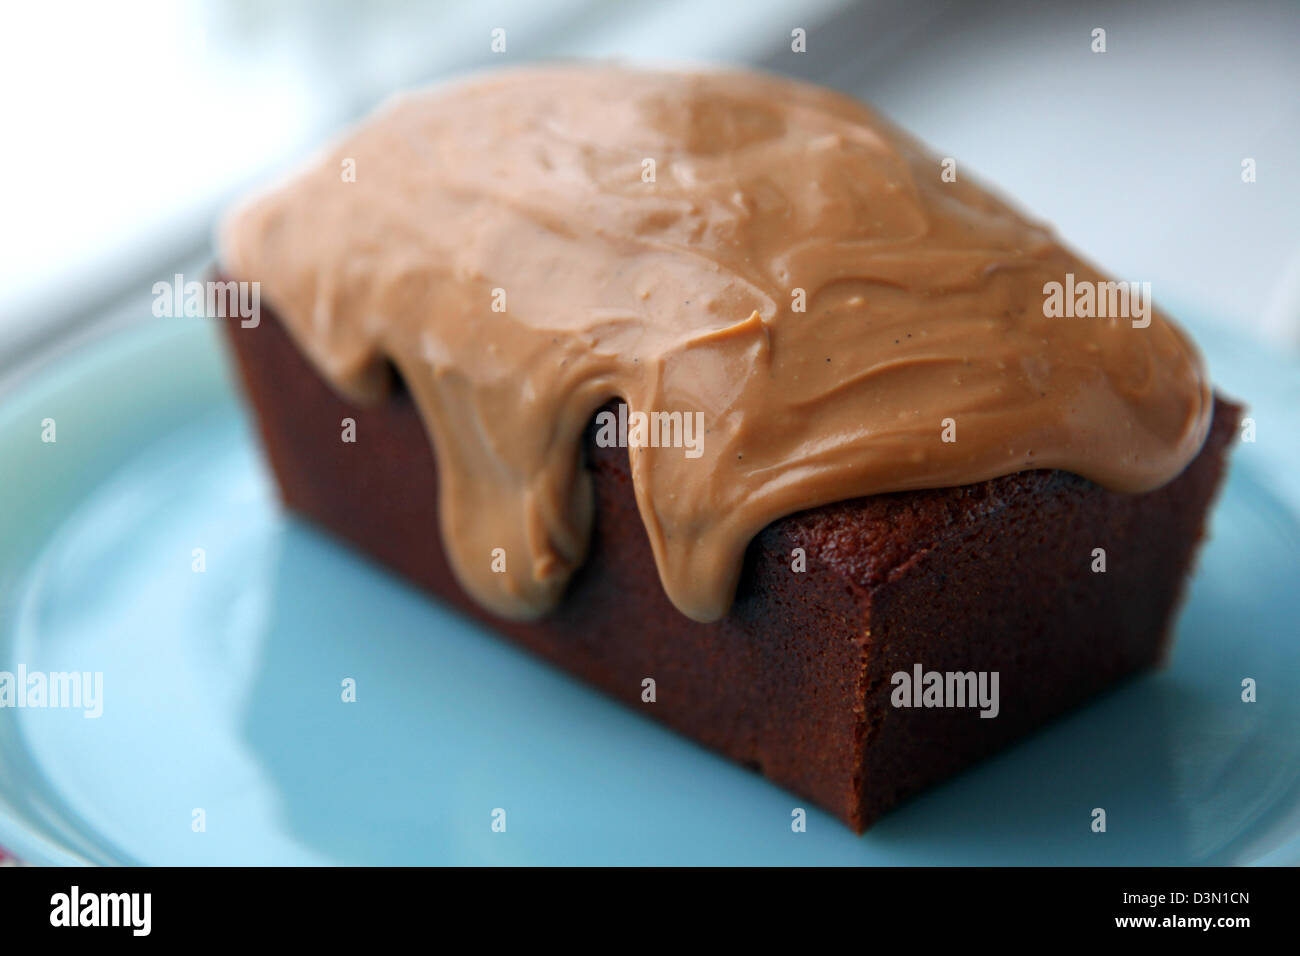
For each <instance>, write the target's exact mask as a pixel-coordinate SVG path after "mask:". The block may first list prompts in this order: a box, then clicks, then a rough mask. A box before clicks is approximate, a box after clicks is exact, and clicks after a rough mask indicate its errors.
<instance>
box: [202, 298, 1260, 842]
mask: <svg viewBox="0 0 1300 956" xmlns="http://www.w3.org/2000/svg"><path fill="white" fill-rule="evenodd" d="M226 328H227V330H228V340H229V343H230V345H231V350H232V353H233V355H234V357H235V359H236V362H237V364H238V366H239V369H240V373H241V377H242V379H243V383H244V386H245V389H246V392H247V395H248V398H249V400H250V402H251V404H252V407H253V411H254V413H255V416H256V419H257V422H258V427H259V430H260V432H261V436H262V440H263V443H264V446H265V448H266V451H267V454H268V457H269V458H270V461H271V465H272V467H273V469H274V472H275V475H276V478H277V480H278V482H279V486H280V490H281V494H282V496H283V499H284V501H285V503H286V504H287V505H288V507H289V508H291V509H293V510H294V511H296V512H298V513H299V514H301V515H303V516H305V517H307V518H308V519H310V520H311V521H313V522H314V523H315V524H317V525H319V526H321V527H323V528H326V529H328V530H329V531H331V532H333V533H334V534H336V535H338V536H339V537H341V538H343V539H345V540H346V541H349V542H351V543H352V544H353V545H355V546H356V547H357V548H359V549H360V550H362V551H363V552H365V553H366V554H369V555H370V556H372V557H374V558H376V559H377V560H379V561H381V562H382V563H384V564H386V565H388V566H389V567H390V568H392V569H394V570H396V571H398V572H400V573H401V574H403V575H404V576H406V577H407V578H409V579H410V580H412V581H414V582H415V583H416V584H418V585H419V586H421V587H422V588H424V589H426V590H428V591H429V592H431V593H433V594H434V595H436V596H438V597H439V598H441V599H443V600H445V601H448V602H450V603H452V604H453V605H455V606H456V607H458V608H459V609H460V610H462V611H463V612H464V613H466V614H468V615H470V616H472V617H475V618H477V619H479V620H481V621H483V622H484V623H485V624H487V625H488V627H490V628H491V629H492V630H495V631H497V632H499V633H502V634H505V635H506V636H508V637H510V638H511V639H513V640H514V641H516V642H518V643H519V644H522V645H523V646H525V647H527V648H529V649H530V650H532V651H534V652H535V653H537V654H539V655H540V656H542V657H544V658H546V659H547V660H550V661H552V662H554V663H555V664H557V665H559V666H560V667H563V668H564V669H566V670H568V671H570V672H572V673H574V674H576V675H578V676H579V677H581V678H583V679H584V680H586V681H588V682H589V683H591V684H593V685H595V686H596V687H599V688H600V689H602V690H604V691H605V692H606V693H608V694H610V695H612V696H613V697H615V698H617V699H619V700H622V701H624V702H625V703H627V704H628V705H629V706H631V707H634V708H636V709H638V710H641V711H642V712H644V713H646V714H647V715H649V716H653V717H655V718H657V719H659V720H661V721H663V722H664V723H666V724H668V725H669V726H671V727H673V728H675V729H676V730H678V731H680V732H682V733H683V734H685V735H687V736H688V737H691V738H692V739H694V740H696V741H699V742H700V743H702V744H705V745H706V746H708V747H711V748H713V749H715V750H717V751H719V752H720V753H723V754H725V755H727V756H728V757H730V758H732V759H733V760H736V761H739V762H740V763H742V764H745V765H747V766H750V767H752V768H754V769H756V770H758V771H760V772H761V773H763V774H764V775H765V776H767V777H768V778H769V779H771V780H772V781H774V782H776V783H778V784H780V785H782V786H784V787H787V788H789V789H790V790H792V791H794V792H795V793H797V794H799V795H801V796H802V797H805V798H807V799H809V800H812V801H814V802H816V803H817V804H819V805H821V806H822V807H824V808H825V809H827V810H829V811H830V812H832V813H834V814H835V815H836V816H838V817H839V818H840V819H842V820H843V821H844V822H845V823H846V824H848V825H849V826H850V827H852V828H854V829H855V830H858V831H861V830H863V829H865V828H866V827H868V826H870V824H871V823H872V822H873V821H874V820H875V819H876V818H877V817H879V815H880V814H881V813H883V812H884V811H886V810H888V809H889V808H890V807H892V806H894V805H895V804H897V803H898V802H899V801H901V800H903V799H905V798H906V797H908V796H909V795H911V794H913V793H915V792H917V791H918V790H920V789H921V788H923V787H925V786H927V785H929V784H931V783H934V782H935V781H938V780H941V779H943V778H944V777H947V776H949V775H951V774H952V773H954V772H956V771H957V770H960V769H961V768H962V767H965V766H967V765H969V764H970V763H972V762H973V761H975V760H977V759H979V758H980V757H982V756H984V755H986V754H988V753H990V752H991V751H993V750H996V749H997V748H999V747H1002V746H1004V745H1005V744H1007V743H1008V742H1010V741H1012V740H1014V739H1015V738H1017V737H1019V736H1022V735H1023V734H1025V733H1026V732H1028V731H1030V730H1032V729H1033V728H1035V727H1037V726H1039V725H1040V724H1042V723H1044V722H1045V721H1047V720H1049V719H1051V718H1053V717H1055V716H1057V715H1059V714H1061V713H1063V712H1065V711H1067V710H1069V709H1071V708H1073V707H1075V706H1076V705H1078V704H1079V703H1081V702H1082V701H1084V700H1086V699H1087V698H1089V697H1090V696H1092V695H1094V694H1096V693H1097V692H1099V691H1101V690H1102V689H1104V688H1106V687H1107V686H1109V685H1111V684H1113V683H1115V682H1116V681H1118V680H1119V679H1121V678H1123V677H1125V676H1126V675H1129V674H1132V673H1133V672H1135V671H1138V670H1141V669H1143V668H1146V667H1149V666H1151V665H1153V664H1155V663H1157V662H1158V661H1159V659H1160V658H1161V656H1162V654H1163V652H1164V650H1165V648H1166V646H1167V641H1168V638H1169V629H1170V624H1171V620H1172V617H1173V611H1174V609H1175V607H1176V604H1177V602H1178V598H1179V596H1180V593H1181V591H1182V588H1183V582H1184V580H1185V579H1186V576H1187V574H1188V571H1189V570H1190V567H1191V564H1192V559H1193V556H1194V553H1195V549H1196V546H1197V543H1198V542H1199V540H1200V538H1201V535H1202V529H1203V526H1204V522H1205V518H1206V514H1207V512H1208V509H1209V507H1210V504H1211V502H1212V500H1213V498H1214V495H1215V492H1216V489H1217V488H1218V486H1219V484H1220V480H1221V478H1222V475H1223V470H1224V464H1225V456H1226V451H1227V447H1228V445H1229V444H1230V443H1231V441H1232V437H1233V435H1234V433H1235V430H1236V428H1237V425H1238V422H1239V419H1240V412H1241V410H1240V409H1239V408H1238V407H1237V406H1235V405H1233V404H1231V403H1230V402H1227V401H1224V400H1223V399H1216V404H1215V410H1214V423H1213V426H1212V428H1211V431H1210V435H1209V437H1208V439H1207V440H1206V443H1205V446H1204V447H1203V448H1202V450H1201V452H1200V454H1199V455H1198V456H1197V457H1196V458H1195V459H1194V460H1193V461H1192V463H1191V464H1190V465H1189V466H1188V467H1187V468H1186V469H1185V470H1184V471H1183V473H1182V474H1180V475H1179V476H1178V477H1177V478H1175V479H1174V480H1173V481H1172V482H1170V483H1169V484H1167V485H1165V486H1164V487H1162V488H1159V489H1157V490H1156V491H1153V492H1149V493H1147V494H1141V495H1124V494H1117V493H1112V492H1109V491H1106V490H1105V489H1103V488H1101V487H1099V486H1097V485H1095V484H1092V483H1091V482H1088V481H1086V480H1084V479H1082V478H1079V477H1076V476H1074V475H1070V474H1066V473H1064V472H1059V471H1031V472H1023V473H1020V474H1015V475H1010V476H1007V477H1004V478H998V479H994V480H991V481H985V482H980V483H978V484H973V485H965V486H962V487H959V488H948V489H940V490H935V491H920V492H907V493H899V494H887V495H877V496H874V497H870V498H860V499H857V500H854V501H847V502H843V503H840V504H835V505H830V506H826V507H821V508H816V509H812V510H809V511H804V512H801V513H799V514H796V515H793V516H791V517H789V518H786V519H783V520H781V521H777V522H775V523H774V524H772V525H770V526H769V527H768V528H766V529H765V530H764V531H763V532H762V533H761V534H760V535H759V536H758V537H757V538H756V539H755V540H754V542H753V543H752V544H751V546H750V548H749V550H748V553H747V555H746V559H745V566H744V571H743V574H742V577H741V582H740V587H739V590H738V592H737V596H736V600H735V603H734V605H733V606H732V608H731V611H730V613H729V614H728V615H727V616H726V617H725V618H723V619H722V620H720V621H717V622H715V623H712V624H702V623H699V622H696V621H693V620H690V619H689V618H687V617H685V616H684V615H683V614H681V612H679V611H678V610H677V609H676V608H675V607H673V605H672V604H671V603H670V602H669V600H668V598H667V597H666V596H665V594H664V591H663V587H662V585H661V584H660V581H659V576H658V574H657V573H656V569H655V565H654V561H653V559H652V557H651V552H650V546H649V543H648V541H647V538H646V534H645V530H644V528H643V526H642V523H641V517H640V514H639V512H638V511H637V508H636V504H635V501H634V498H633V492H632V485H631V479H630V476H629V470H628V460H627V452H626V450H625V449H620V448H601V447H598V446H597V445H596V444H595V442H594V440H593V434H594V433H593V432H591V431H590V430H589V433H588V441H587V467H588V468H589V469H590V470H591V472H592V474H593V477H594V486H595V493H596V499H597V507H596V520H595V526H594V530H593V536H592V542H591V549H590V553H589V556H588V558H587V561H586V563H585V564H584V565H583V567H582V568H581V569H580V570H579V571H578V573H577V574H576V576H575V577H574V579H573V581H572V582H571V584H570V587H569V590H568V592H567V593H566V595H565V599H564V601H563V603H562V604H561V606H560V607H559V608H558V609H557V610H555V611H554V612H552V613H551V614H549V615H547V616H546V617H544V618H543V619H541V620H539V621H535V622H530V623H520V622H511V621H505V620H501V619H499V618H496V617H494V616H492V615H491V614H489V613H488V612H486V611H485V610H483V609H482V608H481V607H480V606H479V605H478V604H476V603H475V602H474V601H472V600H471V599H470V597H469V596H468V595H467V594H465V593H464V591H463V590H462V589H461V588H460V586H459V585H458V584H457V582H456V580H455V578H454V577H453V575H452V572H451V569H450V567H449V566H448V563H447V559H446V556H445V555H444V553H443V549H442V544H441V537H440V534H439V533H438V517H437V516H438V497H437V463H436V460H435V458H434V455H433V453H432V450H431V449H430V447H429V440H428V437H427V433H426V431H425V428H424V425H423V424H422V422H421V421H420V419H419V416H418V415H417V413H416V410H415V408H414V406H413V404H412V403H411V401H410V399H409V398H408V397H407V396H406V395H404V394H401V393H398V394H396V395H394V396H393V397H392V398H391V400H389V401H388V402H387V403H386V404H384V405H383V406H381V407H377V408H369V409H367V408H359V407H357V406H355V405H352V404H350V403H348V402H346V401H344V400H343V399H342V398H340V397H339V396H338V395H337V394H336V393H335V392H334V391H333V389H332V388H331V387H330V386H329V385H328V384H327V383H326V382H325V381H324V380H323V379H322V378H321V377H320V376H319V375H317V373H316V372H315V370H314V369H313V368H312V367H311V366H310V365H309V364H308V363H307V361H306V359H305V358H304V357H303V356H302V354H301V353H300V352H299V350H298V348H297V347H296V346H295V344H294V343H293V342H292V340H291V339H290V338H289V336H288V335H287V334H286V332H285V331H284V329H283V328H282V326H281V324H280V322H279V321H278V320H277V319H276V318H275V316H274V315H273V314H270V312H269V310H267V309H265V308H263V316H262V322H261V323H260V325H258V326H256V327H251V328H244V327H242V326H241V325H240V324H239V323H238V322H236V321H230V322H227V323H226ZM344 418H353V419H355V421H356V442H355V443H345V442H343V441H342V440H341V432H342V424H341V422H342V419H344ZM1096 548H1103V549H1104V550H1105V556H1106V571H1105V572H1104V573H1096V572H1094V571H1093V570H1092V566H1093V562H1094V558H1093V551H1094V549H1096ZM796 549H803V554H804V556H805V557H806V565H807V569H806V570H805V571H802V572H796V571H794V570H792V565H793V564H794V563H795V554H796ZM916 664H920V665H922V666H923V668H924V669H925V670H926V671H941V672H948V671H963V672H965V671H983V672H997V673H998V675H999V712H998V715H997V717H995V718H992V719H985V718H981V717H980V716H979V712H978V709H976V708H929V709H927V708H908V709H903V708H895V707H894V706H892V704H891V700H890V697H891V693H892V692H893V690H894V686H893V684H892V682H891V677H892V675H893V674H895V673H896V672H900V671H902V672H908V673H911V672H912V670H913V667H914V665H916ZM646 678H652V679H653V680H654V681H655V697H656V699H655V701H654V702H652V703H647V702H643V700H642V690H643V681H644V680H645V679H646Z"/></svg>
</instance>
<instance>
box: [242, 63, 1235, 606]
mask: <svg viewBox="0 0 1300 956" xmlns="http://www.w3.org/2000/svg"><path fill="white" fill-rule="evenodd" d="M348 169H351V170H353V171H354V172H355V175H354V176H348V175H344V172H345V171H346V170H348ZM941 171H942V168H941V165H940V163H939V161H938V160H937V159H935V158H933V157H932V156H930V155H929V154H928V153H927V152H926V151H925V150H924V149H923V148H922V147H920V146H919V145H918V144H917V143H916V142H915V141H913V140H912V139H911V138H910V137H908V136H907V135H906V134H904V133H902V132H900V131H899V130H897V129H896V128H894V127H893V126H891V125H890V124H888V123H887V122H886V121H884V120H883V119H881V118H880V117H878V116H876V115H875V114H874V113H872V112H871V111H870V110H868V109H867V108H866V107H864V106H862V105H861V104H859V103H857V102H855V101H853V100H851V99H848V98H846V97H843V96H841V95H839V94H836V93H833V92H830V91H828V90H824V89H820V88H817V87H812V86H808V85H804V84H799V83H794V82H791V81H788V80H784V79H780V78H777V77H773V76H767V75H762V74H754V73H743V72H655V71H637V70H630V69H623V68H617V67H610V66H598V67H584V66H556V67H545V68H529V69H521V70H516V71H512V72H505V73H498V74H494V75H491V76H488V77H480V78H476V79H473V80H471V81H468V82H464V83H461V84H457V85H454V86H451V87H443V88H439V89H435V90H431V91H422V92H417V93H410V94H406V95H403V96H401V97H398V98H396V99H395V100H393V101H391V102H390V103H389V104H387V105H386V106H385V107H384V108H383V109H381V110H380V111H379V112H378V113H377V114H375V115H374V116H373V117H371V118H370V119H369V120H368V121H366V122H365V123H364V124H363V125H361V126H360V127H359V128H358V129H356V130H355V131H354V132H353V133H351V134H350V135H348V136H346V137H345V138H344V139H343V140H342V141H341V142H340V143H338V144H337V145H336V146H335V147H334V148H333V149H332V150H331V151H330V152H329V153H328V154H327V155H325V156H324V157H322V158H321V159H320V160H318V161H317V162H316V163H315V164H313V165H312V166H311V167H310V168H308V169H307V170H306V171H304V172H302V173H300V174H299V175H297V176H296V177H294V178H292V179H290V180H289V181H288V182H287V183H285V184H283V185H281V186H279V187H277V188H276V189H274V190H273V191H271V192H269V193H267V194H265V195H262V196H260V197H257V198H256V199H254V200H252V201H251V202H249V203H247V204H245V205H244V206H242V207H241V208H239V209H238V210H236V211H235V212H234V213H233V214H232V215H231V216H229V217H228V218H227V220H226V221H225V223H224V224H223V227H222V230H221V236H220V246H221V248H220V255H221V258H222V262H223V266H224V268H225V270H226V272H227V273H228V274H229V275H230V276H232V277H233V278H235V279H240V280H247V281H258V282H260V283H261V286H262V294H263V296H264V297H265V299H266V300H267V301H268V302H269V303H271V304H272V305H273V306H274V308H275V310H276V313H277V314H278V315H279V316H280V317H281V319H282V320H283V322H284V323H285V325H286V327H287V328H288V330H289V332H290V334H291V335H292V336H293V338H294V340H295V341H296V342H297V343H298V345H299V347H300V348H301V349H302V350H303V351H304V353H305V354H306V355H307V357H308V358H309V360H310V361H311V362H312V363H313V364H314V365H315V367H316V368H317V369H318V371H319V372H320V373H321V374H322V375H323V376H324V377H325V378H326V379H327V380H328V381H329V382H330V383H331V384H332V385H333V386H334V387H335V388H336V389H337V390H338V391H339V392H340V393H341V394H343V395H344V396H346V397H347V398H349V399H351V400H353V401H355V402H358V403H362V404H371V403H376V402H380V401H383V400H384V398H385V396H386V395H387V394H388V391H389V389H390V388H391V386H392V382H391V381H390V379H391V372H390V363H391V367H395V368H396V369H397V370H398V372H399V373H400V375H401V376H402V379H403V381H404V382H405V384H406V387H407V388H408V389H409V391H410V394H411V396H412V398H413V400H414V402H415V404H416V406H417V408H418V410H419V412H420V415H421V417H422V420H423V422H424V424H425V426H426V428H427V430H428V432H429V436H430V440H431V443H432V445H433V447H434V449H435V450H436V454H437V459H438V465H439V483H440V499H439V500H440V520H441V533H442V536H443V543H444V546H445V550H446V552H447V554H448V556H449V558H450V560H451V564H452V567H453V569H454V570H455V572H456V575H457V577H458V579H459V580H460V582H461V583H462V585H463V586H464V587H465V588H466V590H467V591H469V592H470V594H472V595H473V596H474V598H475V599H476V600H478V601H479V602H480V603H481V604H483V605H484V606H485V607H487V608H489V609H491V610H493V611H494V612H496V613H498V614H501V615H503V616H506V617H513V618H532V617H536V616H539V615H541V614H544V613H545V612H546V611H547V610H548V609H550V608H551V607H553V606H554V605H555V604H556V603H557V602H558V601H559V600H560V598H561V596H562V593H563V590H564V587H565V584H566V582H567V581H568V579H569V577H570V575H571V574H572V572H573V571H574V569H575V568H576V567H577V566H578V565H579V564H580V563H581V562H582V560H583V558H584V555H585V552H586V548H587V541H588V537H589V534H590V529H591V523H592V515H593V495H592V487H591V483H590V479H589V477H588V475H587V473H586V471H585V469H584V466H583V463H582V443H583V438H584V434H585V431H586V429H587V426H588V423H589V422H591V420H592V416H593V415H594V414H595V413H596V411H597V410H598V409H600V408H601V407H602V406H603V405H604V404H605V403H607V402H608V401H609V400H611V399H619V400H622V401H623V402H625V403H626V404H627V406H628V408H629V409H630V410H631V412H632V413H636V412H642V413H646V414H649V413H655V412H658V413H667V414H671V413H680V415H681V417H682V418H683V419H684V418H685V417H686V416H692V418H691V420H692V421H694V420H696V418H698V420H699V421H701V422H702V424H703V434H702V435H699V436H696V437H697V438H698V439H699V448H698V449H697V452H698V454H694V455H689V454H687V453H686V452H687V451H688V449H685V448H683V447H674V446H669V447H632V448H629V449H628V454H629V456H630V462H631V472H632V477H633V486H634V489H635V494H636V501H637V506H638V508H639V510H640V513H641V516H642V519H643V521H644V524H645V529H646V532H647V535H648V536H649V540H650V543H651V546H652V548H653V552H654V556H655V561H656V565H657V567H658V571H659V575H660V578H661V581H662V583H663V586H664V589H665V591H666V592H667V594H668V596H669V598H670V599H671V600H672V601H673V603H674V604H675V605H676V606H677V607H678V608H679V609H680V610H681V611H682V612H683V613H685V614H687V615H688V616H690V617H692V618H695V619H697V620H702V621H709V620H715V619H717V618H719V617H721V616H722V615H724V614H725V613H726V611H727V609H728V607H729V606H730V603H731V600H732V597H733V594H734V591H735V587H736V582H737V578H738V575H739V569H740V565H741V561H742V557H743V554H744V551H745V549H746V547H747V545H748V544H749V542H750V541H751V539H752V538H753V537H754V535H755V534H757V532H758V531H760V530H761V529H762V528H763V527H764V526H766V525H767V524H769V523H771V522H772V521H774V520H776V519H778V518H781V517H784V516H786V515H789V514H792V513H794V512H797V511H801V510H804V509H807V508H811V507H815V506H817V505H821V504H826V503H830V502H834V501H840V500H845V499H849V498H854V497H858V496H862V495H871V494H877V493H882V492H890V491H905V490H912V489H920V488H937V487H948V486H955V485H963V484H968V483H971V482H974V481H980V480H983V479H986V478H992V477H996V476H999V475H1005V474H1009V473H1012V472H1016V471H1021V470H1025V469H1030V468H1059V469H1063V470H1066V471H1070V472H1074V473H1076V474H1079V475H1082V476H1084V477H1086V478H1089V479H1091V480H1093V481H1096V482H1097V483H1099V484H1101V485H1103V486H1106V487H1108V488H1111V489H1113V490H1116V491H1121V492H1141V491H1146V490H1150V489H1152V488H1155V487H1158V486H1159V485H1161V484H1163V483H1165V482H1166V481H1168V480H1170V479H1171V478H1173V477H1174V476H1175V475H1177V474H1178V473H1179V472H1180V471H1181V470H1182V468H1183V467H1184V466H1185V465H1186V464H1187V463H1188V462H1189V461H1190V460H1191V459H1192V458H1193V457H1194V456H1195V454H1196V452H1197V451H1198V450H1199V448H1200V446H1201V443H1202V441H1203V440H1204V438H1205V435H1206V431H1207V428H1208V424H1209V416H1210V411H1211V396H1210V391H1209V386H1208V383H1207V381H1206V378H1205V375H1204V372H1203V368H1202V365H1201V362H1200V359H1199V356H1198V355H1197V353H1196V351H1195V349H1194V347H1193V346H1192V345H1191V343H1190V342H1189V340H1188V339H1187V337H1186V336H1185V335H1184V334H1183V333H1182V331H1181V330H1179V329H1178V327H1177V326H1176V325H1174V324H1173V323H1172V322H1170V321H1169V320H1168V319H1167V318H1166V317H1164V316H1163V315H1162V314H1161V313H1160V312H1159V311H1158V310H1154V311H1152V312H1151V313H1150V323H1149V325H1146V326H1145V327H1135V326H1134V323H1133V322H1131V321H1130V320H1129V319H1128V318H1078V317H1076V318H1065V317H1047V316H1045V315H1044V299H1045V292H1044V290H1045V287H1046V285H1047V284H1048V283H1051V282H1064V281H1066V277H1067V276H1070V277H1072V279H1071V281H1073V282H1075V283H1076V284H1077V283H1087V282H1102V281H1105V279H1106V277H1105V276H1103V275H1101V274H1100V273H1099V272H1098V271H1097V270H1096V269H1095V268H1094V267H1092V266H1091V265H1089V264H1088V263H1086V262H1084V261H1083V260H1081V259H1080V258H1079V257H1077V256H1076V255H1075V254H1074V253H1072V252H1070V251H1069V250H1067V249H1066V248H1064V247H1063V246H1062V245H1060V244H1059V243H1058V241H1057V240H1056V239H1055V237H1054V236H1053V235H1052V233H1051V232H1050V230H1048V229H1047V228H1046V227H1044V226H1042V225H1040V224H1037V223H1035V222H1033V221H1031V220H1029V219H1027V218H1025V217H1024V216H1023V215H1022V214H1020V213H1019V212H1017V211H1016V210H1014V209H1012V208H1011V207H1010V206H1008V205H1007V204H1006V203H1004V202H1003V201H1002V200H1000V199H998V198H996V197H995V196H993V195H991V194H990V193H988V192H986V191H984V190H983V189H981V188H980V187H978V186H976V185H974V184H972V183H970V182H969V181H968V180H967V178H966V177H965V175H964V174H962V175H959V176H958V179H957V181H955V182H947V181H944V178H943V177H941ZM661 421H662V419H661ZM675 434H679V432H677V433H675ZM359 438H360V441H361V444H362V445H363V444H364V436H359ZM945 438H948V439H953V440H944V439H945ZM430 493H432V490H431V491H430ZM429 533H430V534H434V533H437V532H436V530H435V529H432V528H431V529H429ZM502 566H504V571H502V570H501V568H502Z"/></svg>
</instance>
